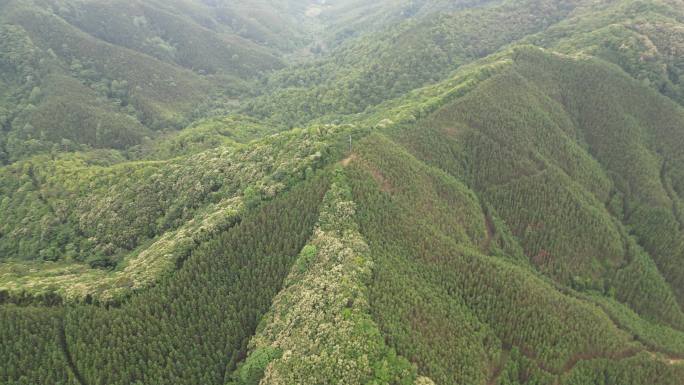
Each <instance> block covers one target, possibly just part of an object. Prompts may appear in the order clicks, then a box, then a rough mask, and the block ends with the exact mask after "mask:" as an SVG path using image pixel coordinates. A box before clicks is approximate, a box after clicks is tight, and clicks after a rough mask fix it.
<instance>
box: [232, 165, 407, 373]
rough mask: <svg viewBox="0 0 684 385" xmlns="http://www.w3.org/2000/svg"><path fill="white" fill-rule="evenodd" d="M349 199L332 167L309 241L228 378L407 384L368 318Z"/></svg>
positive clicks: (367, 268)
mask: <svg viewBox="0 0 684 385" xmlns="http://www.w3.org/2000/svg"><path fill="white" fill-rule="evenodd" d="M351 199H352V198H351V191H350V190H349V187H348V186H347V184H346V181H345V180H344V177H343V175H342V171H341V170H338V171H337V176H336V178H335V181H334V182H333V184H332V185H331V187H330V189H329V190H328V193H327V194H326V196H325V198H324V199H323V205H322V207H321V210H320V214H319V215H320V216H319V222H318V226H317V227H316V229H315V230H314V235H313V237H312V239H311V241H310V243H309V245H307V246H306V247H304V248H303V249H302V252H301V254H300V256H299V258H298V259H297V262H296V263H295V267H294V268H293V270H292V271H291V272H290V275H289V276H288V277H287V279H286V281H285V286H286V287H285V288H284V289H283V290H282V291H281V292H280V293H279V294H278V295H277V296H276V298H274V300H273V305H272V307H271V310H270V312H269V313H268V314H267V315H266V316H265V317H264V319H263V320H262V321H261V322H262V323H261V327H260V328H259V329H260V330H259V331H258V332H257V334H256V336H255V337H254V338H253V339H252V341H251V342H250V349H252V353H251V354H250V355H249V356H248V358H247V360H246V361H245V363H244V364H243V365H242V366H241V367H240V368H239V369H238V370H237V372H236V374H235V375H234V380H233V381H229V382H228V383H229V384H240V385H242V384H245V385H248V384H293V383H297V384H322V383H336V384H388V383H392V384H412V383H413V379H414V378H413V377H415V373H413V369H412V367H411V366H410V365H409V363H408V361H407V360H406V359H404V358H402V357H397V355H396V353H395V352H394V351H393V350H390V349H388V348H387V347H386V346H385V343H384V340H383V338H382V334H381V333H380V331H379V330H378V327H377V325H376V324H375V323H374V322H373V320H372V318H371V315H370V306H369V303H368V297H367V293H368V288H367V286H366V285H367V283H368V282H369V281H370V278H371V269H372V267H373V261H372V259H370V255H369V249H368V245H366V243H365V241H364V240H363V238H362V237H361V235H360V234H359V232H358V225H357V224H356V222H355V219H354V216H355V214H356V208H355V205H354V202H353V201H352V200H351ZM283 352H284V353H283Z"/></svg>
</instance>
